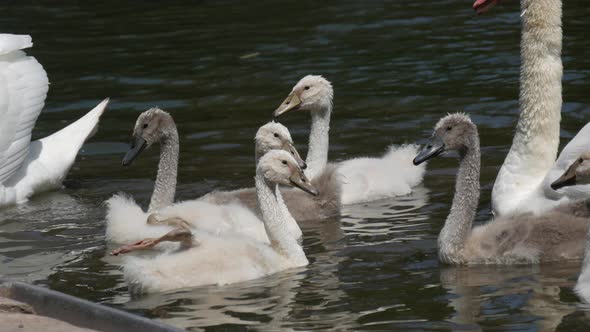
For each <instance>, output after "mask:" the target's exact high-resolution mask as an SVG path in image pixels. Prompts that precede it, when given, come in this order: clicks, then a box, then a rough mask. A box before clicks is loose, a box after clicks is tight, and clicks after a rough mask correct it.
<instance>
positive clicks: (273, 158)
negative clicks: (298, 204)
mask: <svg viewBox="0 0 590 332" xmlns="http://www.w3.org/2000/svg"><path fill="white" fill-rule="evenodd" d="M256 174H260V175H262V176H263V178H264V179H265V180H266V181H267V182H270V183H274V184H281V185H285V186H290V187H297V188H299V189H301V190H303V191H305V192H307V193H310V194H312V195H314V196H316V195H318V191H317V190H316V189H315V188H314V187H313V186H312V185H311V183H310V181H309V179H308V178H307V177H306V176H305V174H304V173H303V170H302V169H301V167H299V165H297V161H296V160H295V158H293V157H292V156H291V154H290V153H288V152H287V151H284V150H271V151H269V152H268V153H266V154H265V155H264V156H262V158H260V160H259V161H258V166H257V167H256Z"/></svg>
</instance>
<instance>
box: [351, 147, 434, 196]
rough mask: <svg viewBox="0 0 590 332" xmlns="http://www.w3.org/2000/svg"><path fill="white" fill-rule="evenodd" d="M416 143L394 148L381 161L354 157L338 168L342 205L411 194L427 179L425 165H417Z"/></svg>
mask: <svg viewBox="0 0 590 332" xmlns="http://www.w3.org/2000/svg"><path fill="white" fill-rule="evenodd" d="M418 149H419V147H418V146H417V145H415V144H405V145H392V146H390V147H389V148H388V150H387V152H386V153H385V154H384V155H383V157H381V158H355V159H350V160H347V161H344V162H342V163H341V164H340V166H339V171H340V173H341V174H342V204H354V203H361V202H368V201H373V200H378V199H383V198H387V197H395V196H402V195H408V194H410V193H411V192H412V188H413V187H415V186H417V185H418V184H420V183H421V182H422V180H423V178H424V172H425V170H426V163H423V164H421V165H419V166H414V164H413V163H412V160H413V159H414V157H415V156H416V154H417V153H418Z"/></svg>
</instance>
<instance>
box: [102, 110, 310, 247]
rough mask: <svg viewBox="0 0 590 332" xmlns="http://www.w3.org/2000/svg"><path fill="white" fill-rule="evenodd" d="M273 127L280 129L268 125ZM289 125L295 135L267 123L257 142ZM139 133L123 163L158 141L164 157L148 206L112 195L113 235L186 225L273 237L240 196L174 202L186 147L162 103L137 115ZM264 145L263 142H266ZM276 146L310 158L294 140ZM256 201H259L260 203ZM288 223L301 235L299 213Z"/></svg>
mask: <svg viewBox="0 0 590 332" xmlns="http://www.w3.org/2000/svg"><path fill="white" fill-rule="evenodd" d="M269 128H271V129H273V130H274V131H268V130H267V129H269ZM261 131H262V133H261ZM283 131H286V135H289V133H288V131H287V129H286V128H285V127H284V126H282V125H280V124H277V123H270V124H266V125H264V126H263V127H262V128H261V130H259V135H257V142H259V141H260V142H267V141H268V140H267V139H266V138H265V137H266V136H268V134H270V136H272V137H274V133H283ZM133 136H134V139H133V144H132V146H131V149H130V150H129V152H128V153H127V154H126V155H125V158H124V159H123V165H129V164H131V162H132V161H133V160H134V159H135V158H136V157H137V156H138V155H139V154H140V153H141V152H142V151H143V150H144V149H145V148H146V147H149V146H151V145H152V144H155V143H159V144H160V161H159V164H158V172H157V176H156V181H155V185H154V191H153V194H152V197H151V200H150V204H149V207H148V210H147V211H146V212H144V211H143V210H142V209H141V207H140V206H139V205H137V203H135V202H134V201H133V199H131V198H130V197H127V196H125V195H123V194H116V195H114V196H113V197H111V198H110V199H109V200H107V216H106V223H107V228H106V238H107V240H109V241H111V242H116V243H127V242H135V241H139V240H141V239H143V238H146V237H154V236H158V235H161V234H163V232H164V233H165V232H168V231H171V230H172V229H173V228H174V227H177V226H178V225H184V226H186V227H189V228H196V229H199V230H206V231H208V232H210V233H212V234H217V235H219V234H223V233H227V232H233V233H242V234H245V235H247V236H250V237H252V238H254V239H256V240H257V241H261V242H268V237H267V234H266V232H265V230H264V224H263V223H262V221H261V218H260V216H259V215H257V214H256V213H255V212H256V211H254V210H253V209H251V208H249V207H248V206H246V205H244V204H243V202H241V201H240V200H237V199H228V201H227V202H225V204H213V203H211V202H210V201H208V200H207V199H203V200H201V199H197V200H188V201H184V202H178V203H174V196H175V193H176V180H177V172H178V159H179V149H180V148H179V139H178V131H177V128H176V124H175V123H174V119H173V118H172V116H171V115H170V114H169V113H167V112H164V111H163V110H161V109H158V108H152V109H150V110H147V111H145V112H143V113H142V114H141V115H140V116H139V117H138V119H137V121H136V124H135V127H134V135H133ZM285 137H287V136H285ZM288 138H289V139H290V136H288ZM279 141H280V140H279ZM259 145H263V146H264V148H261V147H259ZM257 146H258V148H257V154H258V155H261V154H262V152H263V150H265V149H267V148H274V147H275V146H274V145H272V144H258V143H257ZM276 148H282V149H285V150H286V151H288V152H289V153H291V154H292V155H293V157H294V158H296V159H295V160H296V161H297V162H298V164H299V165H302V166H304V164H305V163H304V162H303V160H301V158H300V157H299V154H298V153H297V150H295V148H294V147H293V145H292V142H291V143H289V142H288V141H287V143H281V144H280V145H279V146H276ZM217 203H219V202H217ZM255 203H256V207H257V206H258V204H257V202H255ZM280 204H282V200H281V202H280ZM283 208H286V206H285V207H283ZM287 227H288V229H289V231H290V232H291V233H292V234H293V236H294V238H296V239H300V238H301V235H302V233H301V229H300V228H299V226H298V224H297V222H296V221H295V219H292V220H290V222H289V223H288V225H287Z"/></svg>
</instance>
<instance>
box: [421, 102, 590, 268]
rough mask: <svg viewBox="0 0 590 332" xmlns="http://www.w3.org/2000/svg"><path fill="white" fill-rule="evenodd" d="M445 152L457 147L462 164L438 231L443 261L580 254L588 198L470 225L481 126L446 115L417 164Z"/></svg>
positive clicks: (589, 221) (523, 260) (522, 260)
mask: <svg viewBox="0 0 590 332" xmlns="http://www.w3.org/2000/svg"><path fill="white" fill-rule="evenodd" d="M445 151H456V152H458V153H459V160H460V164H459V171H458V173H457V179H456V184H455V195H454V196H453V203H452V206H451V211H450V213H449V215H448V216H447V219H446V221H445V224H444V226H443V228H442V230H441V232H440V234H439V236H438V252H439V258H440V260H441V261H442V262H444V263H448V264H529V263H539V262H550V261H561V260H565V259H580V258H581V257H582V255H583V252H584V236H585V234H586V233H587V232H588V228H589V226H590V218H588V215H589V205H590V201H588V200H586V201H581V202H576V203H573V204H568V205H561V206H559V207H557V208H554V209H552V210H549V211H547V212H545V213H543V214H541V215H534V214H532V213H522V214H514V215H511V216H506V217H498V218H496V219H494V220H492V221H489V222H487V223H485V224H484V225H482V226H478V227H473V228H472V223H473V219H474V217H475V213H476V209H477V205H478V202H479V193H480V187H479V175H480V147H479V135H478V132H477V127H476V126H475V124H473V122H472V121H471V119H470V118H469V117H468V116H467V115H465V114H461V113H456V114H450V115H448V116H446V117H444V118H442V119H441V120H440V121H439V122H438V123H437V124H436V126H435V128H434V133H433V134H432V138H431V140H430V142H429V143H428V144H427V145H426V146H425V148H424V149H423V150H422V151H421V152H420V153H419V154H418V155H417V156H416V158H415V159H414V163H416V164H420V163H422V162H424V161H426V160H429V159H431V158H434V157H436V156H438V155H440V154H441V153H443V152H445Z"/></svg>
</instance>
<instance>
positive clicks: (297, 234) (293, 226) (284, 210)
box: [276, 189, 303, 244]
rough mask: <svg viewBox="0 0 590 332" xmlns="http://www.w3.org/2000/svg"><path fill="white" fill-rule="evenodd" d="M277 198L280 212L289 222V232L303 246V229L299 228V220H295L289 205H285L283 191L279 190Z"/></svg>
mask: <svg viewBox="0 0 590 332" xmlns="http://www.w3.org/2000/svg"><path fill="white" fill-rule="evenodd" d="M276 196H277V204H278V206H279V210H280V211H281V214H282V215H283V216H284V218H285V221H286V222H287V229H288V230H289V232H290V233H291V235H292V236H293V238H294V239H295V240H297V243H298V244H301V243H302V240H303V238H302V237H303V232H302V231H301V228H300V227H299V224H298V223H297V220H295V218H293V216H292V215H291V213H290V212H289V208H288V207H287V204H286V203H285V200H284V199H283V195H282V194H281V191H280V190H279V189H277V190H276Z"/></svg>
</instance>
